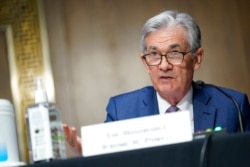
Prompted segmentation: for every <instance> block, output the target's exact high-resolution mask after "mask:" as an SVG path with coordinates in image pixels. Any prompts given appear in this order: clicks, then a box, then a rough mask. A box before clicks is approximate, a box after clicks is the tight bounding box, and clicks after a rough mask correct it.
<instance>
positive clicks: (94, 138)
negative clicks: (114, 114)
mask: <svg viewBox="0 0 250 167" xmlns="http://www.w3.org/2000/svg"><path fill="white" fill-rule="evenodd" d="M81 138H82V143H83V149H82V155H83V156H93V155H100V154H106V153H114V152H120V151H127V150H134V149H140V148H147V147H154V146H161V145H167V144H174V143H181V142H187V141H191V140H192V125H191V118H190V112H189V111H180V112H175V113H169V114H163V115H153V116H146V117H140V118H133V119H128V120H121V121H115V122H110V123H102V124H96V125H89V126H83V127H81Z"/></svg>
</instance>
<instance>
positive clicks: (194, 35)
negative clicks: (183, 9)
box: [141, 10, 201, 53]
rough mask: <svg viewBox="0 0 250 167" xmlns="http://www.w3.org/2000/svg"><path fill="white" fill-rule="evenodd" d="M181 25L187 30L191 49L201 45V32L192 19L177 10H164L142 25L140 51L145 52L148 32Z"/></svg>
mask: <svg viewBox="0 0 250 167" xmlns="http://www.w3.org/2000/svg"><path fill="white" fill-rule="evenodd" d="M170 26H181V27H183V28H185V30H186V32H187V42H188V44H189V46H190V48H191V50H193V51H195V50H196V49H198V48H199V47H201V32H200V28H199V26H198V24H197V23H196V22H195V21H194V19H193V18H192V17H191V16H190V15H188V14H186V13H179V12H177V11H171V10H170V11H164V12H161V13H160V14H158V15H156V16H154V17H152V18H150V19H149V20H148V21H147V22H146V23H145V25H144V27H143V29H142V33H141V51H142V53H146V51H147V48H146V44H145V39H146V37H147V35H148V34H149V33H150V32H154V31H157V30H158V29H160V28H162V27H170Z"/></svg>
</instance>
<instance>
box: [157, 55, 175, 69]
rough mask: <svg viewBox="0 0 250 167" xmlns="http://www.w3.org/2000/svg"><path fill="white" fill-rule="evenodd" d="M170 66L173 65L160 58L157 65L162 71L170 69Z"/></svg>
mask: <svg viewBox="0 0 250 167" xmlns="http://www.w3.org/2000/svg"><path fill="white" fill-rule="evenodd" d="M172 66H173V65H172V64H170V63H169V62H168V60H167V57H166V56H162V60H161V64H160V65H159V67H160V68H161V69H163V70H166V69H169V68H172Z"/></svg>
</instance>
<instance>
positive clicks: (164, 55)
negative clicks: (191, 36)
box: [142, 50, 193, 66]
mask: <svg viewBox="0 0 250 167" xmlns="http://www.w3.org/2000/svg"><path fill="white" fill-rule="evenodd" d="M192 51H193V50H190V51H187V52H180V51H172V52H178V53H181V54H182V60H181V62H180V63H171V62H169V60H168V54H170V53H172V52H168V53H166V54H160V53H159V55H160V56H161V61H160V62H159V63H158V64H155V65H150V64H148V62H147V59H146V56H148V55H150V54H149V53H146V54H144V55H142V57H143V59H144V60H145V62H146V64H147V65H148V66H158V65H160V64H161V62H162V57H165V58H166V60H167V62H168V63H169V64H172V65H178V64H181V63H182V62H183V60H184V56H185V55H187V54H188V53H190V52H192Z"/></svg>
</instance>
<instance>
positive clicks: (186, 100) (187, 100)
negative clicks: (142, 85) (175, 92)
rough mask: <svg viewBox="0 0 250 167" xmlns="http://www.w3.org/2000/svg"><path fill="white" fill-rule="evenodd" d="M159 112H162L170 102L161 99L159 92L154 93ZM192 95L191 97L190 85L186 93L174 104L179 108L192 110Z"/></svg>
mask: <svg viewBox="0 0 250 167" xmlns="http://www.w3.org/2000/svg"><path fill="white" fill-rule="evenodd" d="M156 95H157V101H158V108H159V113H160V114H164V113H165V112H166V109H167V108H169V107H170V103H169V102H167V101H166V100H165V99H163V98H162V97H161V96H160V95H159V93H158V92H157V93H156ZM192 97H193V88H192V87H191V88H190V89H189V91H188V92H187V94H186V95H185V96H184V97H183V98H182V99H181V101H180V102H179V103H178V104H177V105H176V106H177V107H178V108H179V109H180V110H189V111H192V109H193V105H192Z"/></svg>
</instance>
